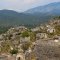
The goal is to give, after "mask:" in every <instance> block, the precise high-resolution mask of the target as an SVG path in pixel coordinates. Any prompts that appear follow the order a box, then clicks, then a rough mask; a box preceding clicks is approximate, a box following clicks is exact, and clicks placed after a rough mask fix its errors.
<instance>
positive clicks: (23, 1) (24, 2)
mask: <svg viewBox="0 0 60 60" xmlns="http://www.w3.org/2000/svg"><path fill="white" fill-rule="evenodd" d="M51 2H60V0H0V9H9V10H15V11H19V12H21V11H25V10H27V9H30V8H33V7H36V6H41V5H45V4H48V3H51Z"/></svg>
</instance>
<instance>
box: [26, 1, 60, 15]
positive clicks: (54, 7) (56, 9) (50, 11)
mask: <svg viewBox="0 0 60 60" xmlns="http://www.w3.org/2000/svg"><path fill="white" fill-rule="evenodd" d="M25 13H30V14H35V13H37V14H39V13H42V14H47V15H60V2H54V3H50V4H47V5H44V6H38V7H35V8H32V9H29V10H27V11H25Z"/></svg>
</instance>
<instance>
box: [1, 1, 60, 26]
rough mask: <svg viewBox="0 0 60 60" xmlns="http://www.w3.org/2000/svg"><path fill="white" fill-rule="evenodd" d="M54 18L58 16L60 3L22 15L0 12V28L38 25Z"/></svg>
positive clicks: (41, 7)
mask: <svg viewBox="0 0 60 60" xmlns="http://www.w3.org/2000/svg"><path fill="white" fill-rule="evenodd" d="M54 16H60V2H55V3H50V4H47V5H44V6H39V7H36V8H32V9H29V10H27V11H25V12H23V13H18V12H16V11H12V10H0V26H16V25H26V26H27V25H28V26H29V25H39V24H40V23H43V22H46V21H49V20H50V19H51V18H53V17H54Z"/></svg>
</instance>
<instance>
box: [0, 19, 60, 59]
mask: <svg viewBox="0 0 60 60" xmlns="http://www.w3.org/2000/svg"><path fill="white" fill-rule="evenodd" d="M59 46H60V20H59V19H56V20H51V21H49V22H48V23H45V24H41V25H40V26H38V27H35V28H31V29H29V28H26V27H25V26H18V27H13V28H12V27H11V28H10V29H9V30H8V31H7V32H5V33H3V34H0V54H1V55H4V56H7V58H8V59H9V58H12V59H13V58H14V59H21V60H60V47H59ZM9 56H10V57H9ZM14 59H13V60H14Z"/></svg>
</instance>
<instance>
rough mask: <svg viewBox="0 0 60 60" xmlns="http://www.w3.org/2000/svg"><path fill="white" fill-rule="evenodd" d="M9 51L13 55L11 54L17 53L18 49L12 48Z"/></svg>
mask: <svg viewBox="0 0 60 60" xmlns="http://www.w3.org/2000/svg"><path fill="white" fill-rule="evenodd" d="M10 53H11V54H12V55H13V54H17V53H18V50H17V49H13V50H11V51H10Z"/></svg>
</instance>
